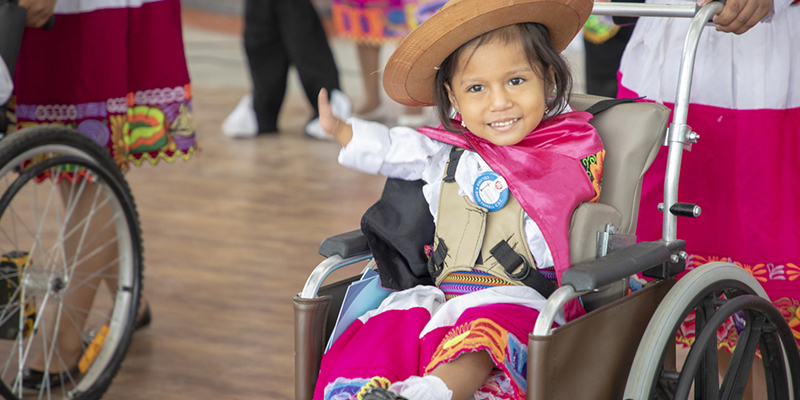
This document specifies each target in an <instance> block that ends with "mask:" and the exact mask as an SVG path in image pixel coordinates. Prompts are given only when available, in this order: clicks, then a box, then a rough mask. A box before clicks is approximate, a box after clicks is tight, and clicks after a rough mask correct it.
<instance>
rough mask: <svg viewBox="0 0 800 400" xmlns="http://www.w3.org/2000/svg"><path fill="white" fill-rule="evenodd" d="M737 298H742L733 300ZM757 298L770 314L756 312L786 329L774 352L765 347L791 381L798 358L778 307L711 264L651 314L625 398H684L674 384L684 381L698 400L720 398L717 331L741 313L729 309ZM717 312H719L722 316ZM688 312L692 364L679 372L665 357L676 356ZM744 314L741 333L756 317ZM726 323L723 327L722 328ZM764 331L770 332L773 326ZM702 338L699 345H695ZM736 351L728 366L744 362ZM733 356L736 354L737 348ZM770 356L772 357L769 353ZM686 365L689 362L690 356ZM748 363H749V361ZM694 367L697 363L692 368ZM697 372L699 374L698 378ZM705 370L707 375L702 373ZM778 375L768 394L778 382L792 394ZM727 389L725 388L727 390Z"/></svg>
mask: <svg viewBox="0 0 800 400" xmlns="http://www.w3.org/2000/svg"><path fill="white" fill-rule="evenodd" d="M740 297H741V298H742V300H736V299H738V298H740ZM756 298H760V299H761V300H760V301H761V302H763V304H764V305H763V308H764V309H767V310H768V311H764V312H762V311H758V313H760V314H764V313H765V312H769V313H772V316H771V317H770V318H771V319H770V320H769V321H770V325H771V326H773V325H774V326H775V327H776V328H777V327H779V326H780V325H785V327H780V328H779V329H778V331H783V332H784V333H782V334H781V336H780V344H781V345H782V346H783V348H782V349H780V350H779V351H775V350H774V349H775V348H776V347H775V346H774V344H770V343H768V344H766V345H765V346H767V345H768V346H770V348H769V349H767V352H768V353H770V354H780V355H781V356H782V357H778V358H780V359H781V362H783V363H784V364H785V365H786V369H785V370H786V371H790V373H791V376H793V377H796V376H798V375H797V374H798V369H800V355H798V353H797V350H796V346H797V345H796V342H795V341H794V339H793V338H792V335H791V331H790V330H789V329H788V325H787V324H786V321H785V320H784V319H783V318H782V317H781V316H780V313H779V312H778V311H777V309H775V308H774V306H773V305H772V304H771V303H769V298H768V297H767V295H766V292H764V289H763V288H762V287H761V286H760V285H759V284H758V282H757V281H756V280H755V278H753V276H752V275H750V274H749V273H748V272H747V271H745V270H743V269H742V268H740V267H738V266H736V265H734V264H730V263H721V262H718V263H709V264H706V265H703V266H701V267H699V268H696V269H695V270H693V271H691V272H689V273H688V274H687V275H686V276H684V277H683V278H682V279H681V280H680V281H678V283H677V284H676V285H675V286H674V287H673V289H672V290H671V291H670V292H669V293H668V295H667V296H666V297H665V298H664V300H663V301H662V303H661V305H660V306H659V308H658V310H657V311H656V313H655V314H654V315H653V318H652V319H651V320H650V323H649V324H648V327H647V330H646V331H645V334H644V336H643V338H642V341H641V343H640V344H639V348H638V351H637V353H636V356H635V358H634V362H633V366H632V368H631V372H630V375H629V377H628V383H627V386H626V389H625V395H624V396H625V397H624V398H625V399H637V400H643V399H654V398H655V399H673V398H685V396H686V395H687V394H688V393H687V391H686V390H685V388H683V387H682V388H681V391H680V393H679V392H678V391H677V390H678V383H679V381H681V380H682V379H683V380H684V381H686V380H688V384H689V385H691V383H692V382H694V383H695V384H696V387H695V389H696V390H699V391H696V392H695V396H701V397H700V398H704V399H705V398H712V399H713V398H720V397H719V394H720V393H722V392H720V391H719V378H718V376H717V367H718V365H717V361H718V360H717V356H718V353H717V328H718V327H719V326H722V324H723V323H725V322H724V321H726V320H727V321H729V323H730V320H729V318H731V316H732V315H735V314H737V313H738V312H739V311H741V310H733V311H730V310H731V307H739V306H741V303H739V302H744V301H745V300H746V299H750V300H749V301H755V300H752V299H756ZM733 300H736V302H733ZM729 304H732V305H729ZM747 304H748V305H747V306H746V307H744V308H743V309H747V310H750V309H751V308H752V307H751V306H750V305H749V304H750V303H747ZM759 304H760V303H759ZM720 309H722V312H721V313H720V311H719V310H720ZM759 310H760V308H759ZM692 311H695V312H696V315H695V340H696V341H695V343H694V346H692V350H691V351H692V352H694V355H693V356H692V357H693V361H692V363H693V364H687V365H688V368H689V369H688V370H687V365H684V367H683V368H682V370H681V371H678V370H677V369H676V368H675V365H674V363H672V364H669V363H668V362H671V357H668V355H669V354H671V355H674V349H675V342H674V340H675V333H676V332H677V331H678V330H679V328H680V326H681V324H682V323H683V322H684V321H685V320H686V318H687V316H688V315H689V314H690V313H691V312H692ZM748 312H749V313H751V314H750V315H748V314H743V315H744V318H741V319H740V320H737V321H735V322H736V323H740V324H739V325H738V326H737V331H739V330H740V329H738V328H742V327H748V329H749V328H751V327H753V326H755V324H756V322H755V321H756V319H755V318H754V315H755V314H753V313H752V312H751V311H748ZM776 316H777V317H776ZM728 325H729V324H726V327H727V326H728ZM766 329H768V330H769V329H771V328H766ZM690 333H691V332H690ZM743 334H746V333H743ZM701 339H702V340H703V341H702V342H698V341H699V340H701ZM748 342H749V339H747V338H744V341H743V342H742V345H743V346H745V344H746V343H748ZM792 346H793V347H792ZM779 347H780V346H779ZM737 348H738V347H737ZM792 348H794V351H793V353H792V351H791V349H792ZM762 351H763V350H762ZM738 352H739V355H738V357H739V358H740V360H734V361H732V362H731V364H733V363H734V362H735V363H740V362H741V359H742V358H744V359H746V358H747V357H743V355H744V354H745V353H744V350H742V349H739V350H738ZM690 354H691V353H690ZM734 354H736V350H735V351H734ZM753 354H754V350H753ZM768 356H769V357H771V356H770V355H768ZM773 358H774V357H773ZM699 360H702V361H704V362H700V361H699ZM687 362H689V360H688V358H687ZM750 362H751V363H752V358H751V360H750ZM694 363H700V364H699V365H695V364H694ZM697 371H701V372H700V373H699V374H697ZM706 371H707V372H708V373H707V374H703V372H706ZM682 373H683V374H682ZM695 375H698V376H699V378H698V380H694V378H695ZM779 375H780V374H773V378H774V379H773V382H770V383H769V384H768V389H769V390H772V389H770V387H771V386H775V387H777V386H778V385H780V384H782V385H787V383H788V386H789V387H790V389H789V390H790V393H791V392H792V391H794V390H795V389H793V388H791V384H792V382H791V379H789V380H788V381H789V382H786V381H787V379H783V382H779V381H780V379H779V378H780V376H779ZM776 377H777V378H776ZM723 382H724V380H723ZM731 382H733V381H728V382H724V384H725V385H726V386H723V389H722V390H723V392H724V391H725V390H728V393H730V392H732V391H734V390H735V389H737V387H736V386H734V385H733V384H732V383H731ZM683 385H687V383H686V382H684V383H683ZM726 387H728V389H725V388H726ZM795 396H796V394H795ZM772 398H776V397H772Z"/></svg>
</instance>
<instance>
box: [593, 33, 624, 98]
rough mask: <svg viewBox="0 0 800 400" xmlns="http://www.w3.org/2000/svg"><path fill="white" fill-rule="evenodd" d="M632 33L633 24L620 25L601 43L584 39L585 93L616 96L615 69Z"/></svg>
mask: <svg viewBox="0 0 800 400" xmlns="http://www.w3.org/2000/svg"><path fill="white" fill-rule="evenodd" d="M632 33H633V26H622V27H620V28H619V31H617V34H616V35H614V36H612V37H611V38H610V39H608V40H607V41H606V42H604V43H602V44H594V43H592V42H590V41H588V40H586V39H584V40H583V43H584V45H585V48H586V93H589V94H594V95H597V96H606V97H611V98H615V97H617V87H618V84H617V71H619V61H620V59H621V58H622V52H623V51H624V50H625V45H627V44H628V40H629V39H630V38H631V34H632Z"/></svg>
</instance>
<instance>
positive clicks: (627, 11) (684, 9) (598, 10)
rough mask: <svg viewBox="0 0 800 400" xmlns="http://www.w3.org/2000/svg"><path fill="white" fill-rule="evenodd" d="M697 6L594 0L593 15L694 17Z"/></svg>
mask: <svg viewBox="0 0 800 400" xmlns="http://www.w3.org/2000/svg"><path fill="white" fill-rule="evenodd" d="M696 12H697V8H696V7H695V5H694V4H644V3H613V2H595V3H594V8H592V14H594V15H613V16H617V17H671V18H694V15H695V13H696Z"/></svg>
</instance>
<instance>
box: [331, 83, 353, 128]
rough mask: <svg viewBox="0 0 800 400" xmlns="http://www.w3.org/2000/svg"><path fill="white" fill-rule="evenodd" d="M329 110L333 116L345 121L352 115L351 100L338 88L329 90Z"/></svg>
mask: <svg viewBox="0 0 800 400" xmlns="http://www.w3.org/2000/svg"><path fill="white" fill-rule="evenodd" d="M331 112H332V113H333V116H334V117H336V118H339V119H340V120H342V121H346V120H347V119H348V118H350V116H351V115H353V102H351V101H350V98H349V97H347V95H346V94H344V92H342V91H341V90H339V89H333V90H332V91H331Z"/></svg>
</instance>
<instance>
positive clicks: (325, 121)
mask: <svg viewBox="0 0 800 400" xmlns="http://www.w3.org/2000/svg"><path fill="white" fill-rule="evenodd" d="M317 108H318V109H319V126H320V127H322V129H323V130H324V131H325V132H328V133H330V134H331V135H332V136H333V137H334V138H335V139H336V141H337V142H339V143H340V144H341V145H342V146H347V144H348V143H350V139H352V138H353V128H352V127H351V126H350V125H347V124H346V123H344V121H342V120H340V119H339V118H336V117H335V116H334V115H333V110H332V109H331V103H330V101H328V91H327V90H326V89H325V88H322V89H321V90H320V91H319V95H318V96H317Z"/></svg>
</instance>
